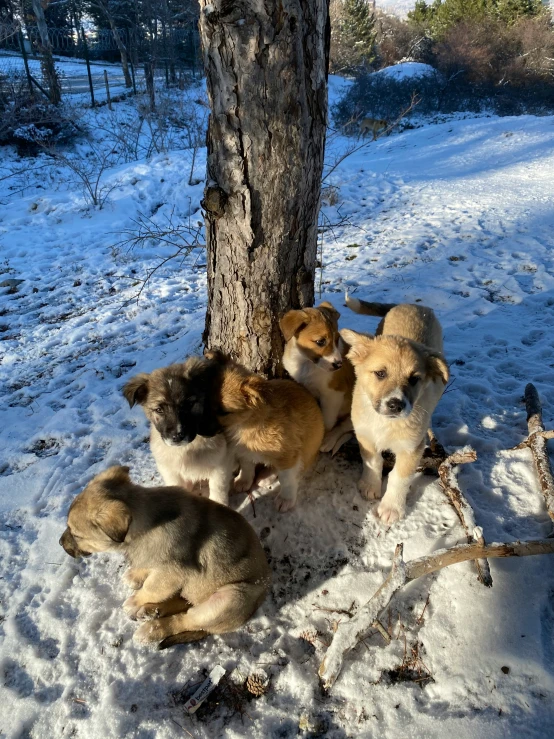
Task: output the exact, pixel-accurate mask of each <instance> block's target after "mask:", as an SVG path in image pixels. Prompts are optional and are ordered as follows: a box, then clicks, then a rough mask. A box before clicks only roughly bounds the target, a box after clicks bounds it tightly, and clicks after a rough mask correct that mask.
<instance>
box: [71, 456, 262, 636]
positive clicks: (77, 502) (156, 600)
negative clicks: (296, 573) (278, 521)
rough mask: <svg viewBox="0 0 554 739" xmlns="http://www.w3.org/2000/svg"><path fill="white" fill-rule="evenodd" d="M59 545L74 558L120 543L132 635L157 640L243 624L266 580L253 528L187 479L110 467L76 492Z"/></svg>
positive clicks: (118, 549)
mask: <svg viewBox="0 0 554 739" xmlns="http://www.w3.org/2000/svg"><path fill="white" fill-rule="evenodd" d="M60 544H61V545H62V547H63V548H64V549H65V551H66V552H67V553H68V554H70V555H71V556H72V557H87V556H89V555H90V554H92V553H93V552H105V551H116V552H120V553H122V554H123V555H125V557H126V559H127V561H128V563H129V566H130V569H129V570H128V571H127V572H126V573H125V575H124V578H125V580H126V581H127V584H129V585H130V586H131V587H132V588H134V589H135V591H136V592H135V594H134V595H132V596H131V597H130V598H127V600H126V601H125V603H124V608H125V610H126V612H127V613H128V614H129V616H131V617H132V618H135V619H154V620H150V621H147V623H145V624H143V625H142V626H140V628H139V629H138V630H137V631H136V633H135V639H137V640H138V641H141V642H144V643H158V644H159V647H160V649H163V648H165V647H168V646H171V645H173V644H179V643H184V642H190V641H197V640H198V639H202V638H204V637H205V636H207V635H208V634H224V633H226V632H228V631H234V630H235V629H238V628H239V627H240V626H242V624H244V623H245V622H246V621H247V620H248V619H249V618H250V617H251V616H252V614H253V613H254V612H255V611H256V609H257V608H258V607H259V606H260V605H261V603H262V602H263V600H264V598H265V596H266V593H267V589H268V586H269V582H270V572H269V567H268V565H267V560H266V557H265V554H264V551H263V549H262V546H261V544H260V541H259V539H258V537H257V536H256V533H255V532H254V530H253V529H252V527H251V526H250V525H249V524H248V523H247V521H245V519H244V518H243V517H242V516H241V515H240V514H239V513H236V512H235V511H232V510H231V509H229V508H226V507H225V506H221V505H218V504H217V503H214V502H213V501H211V500H208V499H206V498H200V497H198V496H195V495H191V494H189V493H187V492H186V491H185V490H183V488H178V487H160V488H145V487H141V486H140V485H135V484H134V483H133V482H131V479H130V477H129V468H128V467H110V468H109V469H107V470H106V471H105V472H102V473H101V474H99V475H97V476H96V477H95V478H94V479H93V480H92V482H90V483H89V484H88V485H87V487H86V488H85V489H84V490H83V492H81V493H79V495H78V496H77V497H76V498H75V499H74V501H73V502H72V504H71V507H70V509H69V515H68V517H67V528H66V530H65V532H64V533H63V535H62V537H61V539H60Z"/></svg>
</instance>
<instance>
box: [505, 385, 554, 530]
mask: <svg viewBox="0 0 554 739" xmlns="http://www.w3.org/2000/svg"><path fill="white" fill-rule="evenodd" d="M525 408H526V410H527V428H528V429H529V436H528V437H527V439H525V441H522V442H521V444H518V445H517V446H516V447H515V449H523V448H525V447H528V448H529V449H530V450H531V454H532V455H533V461H534V462H535V467H536V468H537V475H538V478H539V484H540V486H541V490H542V494H543V496H544V502H545V503H546V510H547V511H548V515H549V516H550V518H551V519H552V520H553V521H554V478H553V477H552V467H551V465H550V458H549V456H548V449H547V448H546V442H547V440H548V439H552V438H554V431H546V430H545V428H544V424H543V422H542V406H541V401H540V398H539V394H538V392H537V388H536V387H535V386H534V385H533V384H532V383H529V384H528V385H527V386H526V388H525Z"/></svg>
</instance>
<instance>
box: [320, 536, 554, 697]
mask: <svg viewBox="0 0 554 739" xmlns="http://www.w3.org/2000/svg"><path fill="white" fill-rule="evenodd" d="M473 535H474V537H475V539H479V532H474V534H473ZM402 552H403V545H402V544H398V545H397V546H396V550H395V553H394V558H393V561H392V568H391V571H390V574H389V576H388V577H387V579H386V580H385V582H384V583H383V584H382V585H381V587H380V588H379V589H378V590H377V592H376V593H375V595H374V596H373V598H371V600H369V601H368V602H367V603H366V604H365V605H364V606H362V608H360V610H359V611H358V613H357V614H356V615H355V616H354V617H353V618H352V619H350V621H347V622H344V623H341V624H340V625H339V626H338V628H337V631H336V632H335V635H334V636H333V640H332V642H331V645H330V646H329V649H328V650H327V653H326V655H325V658H324V660H323V662H322V663H321V665H320V668H319V676H320V678H321V679H322V681H323V685H324V687H325V688H330V687H331V686H332V685H333V684H334V683H335V681H336V679H337V678H338V676H339V674H340V671H341V669H342V665H343V662H344V658H345V656H346V654H347V653H348V652H349V651H350V650H351V649H353V647H355V646H356V644H357V643H358V642H359V641H360V640H361V639H363V638H364V636H365V635H366V634H367V633H368V632H369V631H370V629H371V628H372V626H373V624H374V623H375V621H377V620H378V618H379V614H380V613H381V612H382V611H383V610H384V609H385V608H386V607H387V606H388V604H389V602H390V600H391V599H392V597H393V595H394V594H395V593H396V592H397V591H398V590H400V589H401V588H403V587H404V586H405V585H406V584H407V583H409V582H411V581H412V580H417V579H418V578H419V577H422V576H423V575H428V574H430V573H431V572H436V571H437V570H441V569H443V568H444V567H449V566H450V565H454V564H458V563H460V562H467V561H468V560H475V559H485V558H487V557H489V558H490V557H492V558H495V557H527V556H530V555H535V554H554V539H538V540H535V541H514V542H509V543H506V544H488V545H483V544H481V543H480V542H479V541H474V542H473V543H471V544H458V545H457V546H454V547H451V548H450V549H439V550H438V551H437V552H433V553H432V554H428V555H426V556H425V557H419V558H418V559H413V560H411V561H410V562H404V560H403V558H402Z"/></svg>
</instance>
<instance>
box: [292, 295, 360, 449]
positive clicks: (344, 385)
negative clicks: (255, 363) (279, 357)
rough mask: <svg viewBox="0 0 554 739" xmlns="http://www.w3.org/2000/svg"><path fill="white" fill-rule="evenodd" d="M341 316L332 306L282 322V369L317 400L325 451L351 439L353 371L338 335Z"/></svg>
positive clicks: (304, 311) (295, 312) (297, 312)
mask: <svg viewBox="0 0 554 739" xmlns="http://www.w3.org/2000/svg"><path fill="white" fill-rule="evenodd" d="M339 318H340V313H339V312H338V311H337V310H335V308H333V306H332V305H331V303H327V302H325V303H321V305H318V306H317V308H304V309H302V310H290V311H289V312H288V313H286V314H285V315H284V316H283V318H281V321H280V323H279V325H280V327H281V331H282V333H283V336H284V338H285V341H286V345H285V352H284V354H283V366H284V368H285V369H286V370H287V372H288V373H289V375H290V376H291V377H292V378H293V380H296V382H298V383H300V384H301V385H304V387H305V388H306V389H307V390H309V391H310V392H311V394H312V395H313V396H314V398H315V399H316V400H317V401H318V403H319V405H320V407H321V412H322V414H323V421H324V423H325V432H326V433H325V437H324V439H323V444H322V445H321V451H322V452H330V451H336V450H337V449H338V448H339V447H340V446H341V444H342V443H343V442H344V441H345V440H346V439H347V438H349V437H350V436H351V433H350V432H351V431H352V423H351V421H350V406H351V404H352V389H353V387H354V370H353V368H352V365H351V364H350V362H349V361H348V359H346V354H347V352H348V348H349V347H348V346H347V345H346V344H345V342H344V341H343V340H342V338H341V335H340V334H339V328H338V320H339Z"/></svg>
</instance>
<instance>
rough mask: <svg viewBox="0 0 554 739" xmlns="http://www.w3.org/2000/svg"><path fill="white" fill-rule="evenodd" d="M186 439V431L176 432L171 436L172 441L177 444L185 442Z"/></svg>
mask: <svg viewBox="0 0 554 739" xmlns="http://www.w3.org/2000/svg"><path fill="white" fill-rule="evenodd" d="M184 438H185V432H184V431H174V432H173V433H172V434H171V441H175V442H178V441H183V439H184Z"/></svg>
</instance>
